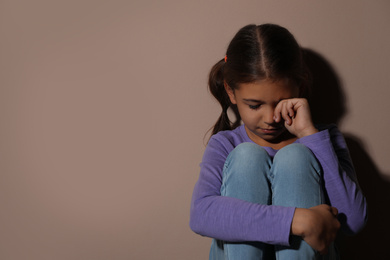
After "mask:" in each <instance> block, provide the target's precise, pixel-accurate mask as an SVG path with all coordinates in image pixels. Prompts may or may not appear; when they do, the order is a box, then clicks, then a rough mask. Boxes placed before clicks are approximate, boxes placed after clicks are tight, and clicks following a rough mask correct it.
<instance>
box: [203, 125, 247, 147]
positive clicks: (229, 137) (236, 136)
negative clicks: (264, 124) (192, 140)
mask: <svg viewBox="0 0 390 260" xmlns="http://www.w3.org/2000/svg"><path fill="white" fill-rule="evenodd" d="M211 141H218V142H221V143H230V144H232V145H233V146H237V145H239V144H241V143H243V142H248V141H250V140H248V136H247V135H246V132H245V128H244V125H240V126H239V127H237V128H235V129H233V130H225V131H220V132H218V133H216V134H214V135H213V136H211V138H210V141H209V143H210V142H211Z"/></svg>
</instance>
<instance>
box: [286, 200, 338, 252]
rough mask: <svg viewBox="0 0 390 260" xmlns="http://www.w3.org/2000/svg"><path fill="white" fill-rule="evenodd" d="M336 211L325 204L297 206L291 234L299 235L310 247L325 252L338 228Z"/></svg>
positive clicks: (334, 237)
mask: <svg viewBox="0 0 390 260" xmlns="http://www.w3.org/2000/svg"><path fill="white" fill-rule="evenodd" d="M337 213H338V211H337V209H336V208H334V207H331V206H329V205H326V204H322V205H318V206H315V207H312V208H310V209H302V208H297V209H296V210H295V213H294V217H293V221H292V225H291V231H292V234H294V235H298V236H301V237H302V238H303V240H305V241H306V243H308V244H309V245H310V246H311V247H312V248H314V249H315V250H317V251H319V252H320V253H321V254H326V253H328V248H329V245H330V243H331V242H332V241H334V240H335V239H336V235H337V232H338V230H339V228H340V222H339V221H338V220H337Z"/></svg>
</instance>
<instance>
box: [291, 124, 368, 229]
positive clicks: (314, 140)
mask: <svg viewBox="0 0 390 260" xmlns="http://www.w3.org/2000/svg"><path fill="white" fill-rule="evenodd" d="M299 142H300V143H302V144H304V145H306V146H307V147H308V148H309V149H310V150H311V151H312V152H313V153H314V154H315V156H316V157H317V159H318V160H319V162H320V164H321V166H322V169H323V177H324V182H325V183H324V184H325V191H326V195H327V197H328V199H329V203H330V205H331V206H333V207H336V208H337V209H338V212H339V215H338V219H339V221H340V223H341V229H342V230H343V231H344V233H346V234H355V233H357V232H359V231H360V230H361V229H362V228H363V227H364V225H365V223H366V221H367V205H366V199H365V197H364V196H363V193H362V191H361V190H360V187H359V185H358V182H357V178H356V174H355V171H354V168H353V165H352V162H351V158H350V155H349V151H348V148H347V145H346V143H345V140H344V137H343V136H342V134H341V133H340V132H339V130H338V129H337V127H336V126H331V127H330V128H329V129H325V130H323V131H321V132H319V133H316V134H313V135H310V136H306V137H303V138H301V139H299Z"/></svg>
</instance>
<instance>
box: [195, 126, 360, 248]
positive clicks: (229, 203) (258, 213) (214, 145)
mask: <svg viewBox="0 0 390 260" xmlns="http://www.w3.org/2000/svg"><path fill="white" fill-rule="evenodd" d="M318 130H319V132H318V133H315V134H313V135H310V136H305V137H303V138H300V139H298V140H296V141H295V142H296V143H301V144H303V145H305V146H306V147H308V148H309V149H310V150H311V151H312V152H313V153H314V155H315V156H316V158H317V159H318V161H319V162H320V164H321V166H322V169H323V179H324V184H325V192H326V195H327V196H328V198H329V204H330V205H331V206H333V207H336V208H337V209H338V211H339V220H340V222H341V229H342V230H343V231H344V232H345V233H347V234H355V233H357V232H358V231H359V230H360V229H362V228H363V227H364V225H365V223H366V220H367V206H366V199H365V197H364V196H363V194H362V192H361V190H360V188H359V185H358V183H357V178H356V174H355V171H354V168H353V165H352V162H351V159H350V156H349V152H348V148H347V145H346V143H345V141H344V138H343V136H342V134H341V133H340V132H339V130H338V129H337V127H336V126H333V125H332V126H326V127H319V128H318ZM243 142H252V143H253V141H252V140H251V139H250V138H249V137H248V135H247V133H246V131H245V128H244V125H241V126H240V127H238V128H236V129H235V130H232V131H222V132H219V133H217V134H216V135H214V136H212V137H211V139H210V141H209V143H208V145H207V147H206V150H205V152H204V155H203V159H202V162H201V164H200V168H201V170H200V175H199V179H198V181H197V183H196V185H195V188H194V192H193V195H192V201H191V215H190V227H191V229H192V230H193V231H194V232H196V233H198V234H200V235H203V236H208V237H212V238H217V239H221V240H224V241H232V242H233V241H235V242H240V241H261V242H264V243H269V244H280V245H289V236H290V230H291V222H292V219H293V215H294V211H295V208H293V207H281V206H275V205H261V204H256V203H250V202H246V201H243V200H239V199H235V198H230V197H223V196H221V193H220V189H221V184H222V169H223V165H224V163H225V160H226V158H227V156H228V155H229V153H230V152H231V151H232V150H233V149H234V148H235V147H236V146H237V145H239V144H241V143H243ZM264 148H265V149H266V151H267V152H268V153H269V155H270V156H271V157H273V156H274V155H275V154H276V152H277V150H274V149H272V148H270V147H264Z"/></svg>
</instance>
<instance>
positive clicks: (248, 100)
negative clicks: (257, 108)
mask: <svg viewBox="0 0 390 260" xmlns="http://www.w3.org/2000/svg"><path fill="white" fill-rule="evenodd" d="M243 100H244V101H246V102H253V103H264V101H262V100H258V99H246V98H244V99H243Z"/></svg>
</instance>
